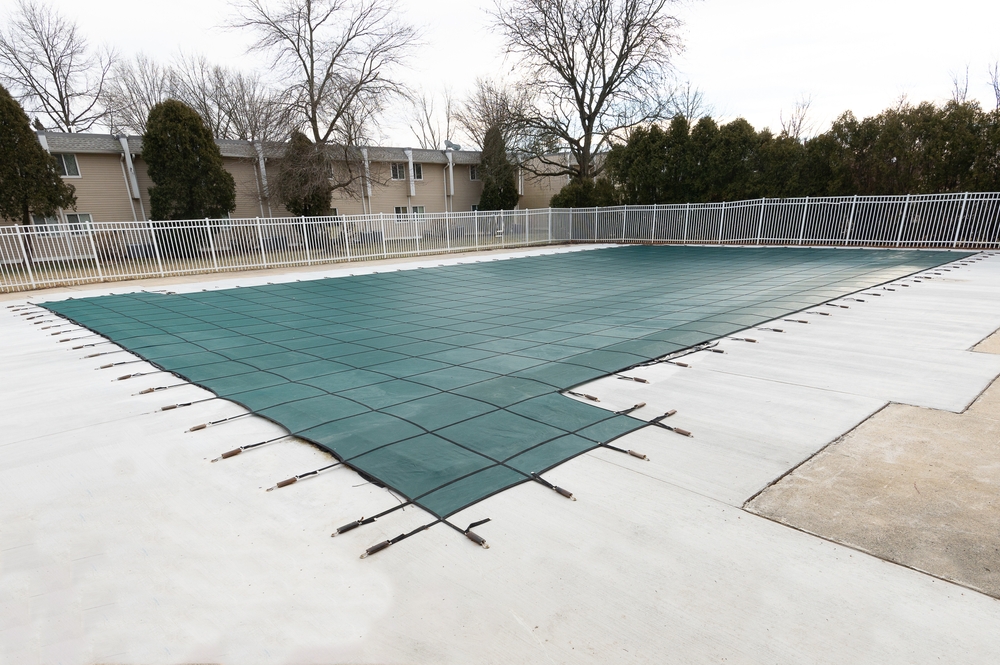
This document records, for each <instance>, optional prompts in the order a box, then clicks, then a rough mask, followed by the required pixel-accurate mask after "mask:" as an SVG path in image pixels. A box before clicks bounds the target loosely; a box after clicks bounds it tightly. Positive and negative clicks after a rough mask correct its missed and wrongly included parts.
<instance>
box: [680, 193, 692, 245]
mask: <svg viewBox="0 0 1000 665" xmlns="http://www.w3.org/2000/svg"><path fill="white" fill-rule="evenodd" d="M690 216H691V204H690V203H685V204H684V239H683V240H682V242H683V243H684V244H685V245H686V244H687V241H688V217H690Z"/></svg>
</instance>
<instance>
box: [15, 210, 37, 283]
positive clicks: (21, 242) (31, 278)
mask: <svg viewBox="0 0 1000 665" xmlns="http://www.w3.org/2000/svg"><path fill="white" fill-rule="evenodd" d="M14 232H15V233H16V234H17V244H18V245H20V247H21V256H23V257H24V267H25V268H26V269H27V270H28V281H29V282H31V288H33V289H34V288H36V287H37V284H35V273H34V272H33V271H32V270H31V257H30V256H29V255H28V250H27V249H26V248H25V246H24V237H23V236H22V235H21V225H20V224H15V225H14Z"/></svg>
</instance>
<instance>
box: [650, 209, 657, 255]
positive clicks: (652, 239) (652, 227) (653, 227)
mask: <svg viewBox="0 0 1000 665" xmlns="http://www.w3.org/2000/svg"><path fill="white" fill-rule="evenodd" d="M655 241H656V204H655V203H654V204H653V221H652V222H650V224H649V244H650V245H652V244H653V243H654V242H655Z"/></svg>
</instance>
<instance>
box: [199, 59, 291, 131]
mask: <svg viewBox="0 0 1000 665" xmlns="http://www.w3.org/2000/svg"><path fill="white" fill-rule="evenodd" d="M216 93H217V99H216V104H217V105H218V107H219V109H220V113H221V115H223V116H225V117H226V118H227V122H226V123H225V124H226V126H227V128H228V131H227V133H226V135H224V136H222V137H220V138H231V139H242V140H244V141H279V140H284V139H285V138H287V136H288V132H289V128H290V126H291V107H290V106H289V105H288V103H286V102H285V100H284V98H283V96H282V94H281V92H280V91H278V90H276V89H275V88H273V87H271V86H269V85H267V84H266V83H265V82H264V81H263V79H262V78H261V76H260V74H258V73H257V72H254V73H251V74H245V73H242V72H237V71H232V70H228V69H225V70H222V72H221V78H220V81H219V85H218V86H217V88H216Z"/></svg>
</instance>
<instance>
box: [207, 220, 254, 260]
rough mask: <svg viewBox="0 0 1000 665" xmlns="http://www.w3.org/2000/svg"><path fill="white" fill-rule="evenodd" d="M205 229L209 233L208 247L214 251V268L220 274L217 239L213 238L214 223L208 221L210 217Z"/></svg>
mask: <svg viewBox="0 0 1000 665" xmlns="http://www.w3.org/2000/svg"><path fill="white" fill-rule="evenodd" d="M258 219H259V218H258ZM205 229H206V231H207V232H208V246H209V248H210V249H211V250H212V267H213V268H214V269H215V272H219V261H218V259H217V258H216V257H215V238H214V237H213V236H212V223H211V222H209V221H208V217H206V218H205Z"/></svg>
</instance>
